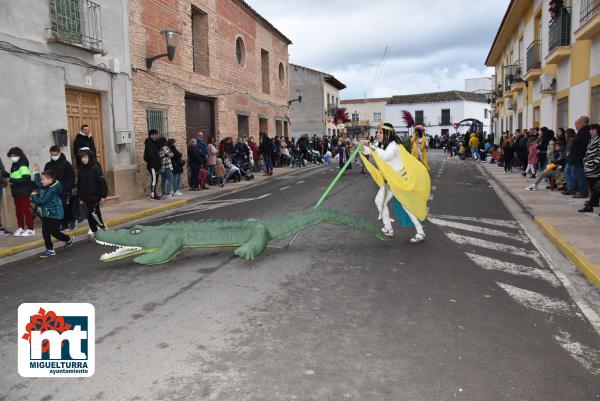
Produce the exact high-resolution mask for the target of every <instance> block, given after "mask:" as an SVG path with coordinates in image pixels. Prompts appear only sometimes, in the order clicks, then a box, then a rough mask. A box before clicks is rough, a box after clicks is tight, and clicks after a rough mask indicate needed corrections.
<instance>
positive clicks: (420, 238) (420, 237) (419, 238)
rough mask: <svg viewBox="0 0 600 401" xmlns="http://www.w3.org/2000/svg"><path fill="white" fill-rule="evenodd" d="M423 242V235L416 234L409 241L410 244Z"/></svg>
mask: <svg viewBox="0 0 600 401" xmlns="http://www.w3.org/2000/svg"><path fill="white" fill-rule="evenodd" d="M423 241H425V234H417V235H415V236H414V237H412V238H411V239H410V242H412V243H416V242H423Z"/></svg>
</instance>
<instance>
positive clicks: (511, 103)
mask: <svg viewBox="0 0 600 401" xmlns="http://www.w3.org/2000/svg"><path fill="white" fill-rule="evenodd" d="M506 109H507V110H515V109H516V104H515V98H514V97H509V98H507V99H506Z"/></svg>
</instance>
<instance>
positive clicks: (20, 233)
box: [13, 227, 35, 237]
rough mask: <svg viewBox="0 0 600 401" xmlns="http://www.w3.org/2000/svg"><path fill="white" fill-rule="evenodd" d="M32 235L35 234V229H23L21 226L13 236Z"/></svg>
mask: <svg viewBox="0 0 600 401" xmlns="http://www.w3.org/2000/svg"><path fill="white" fill-rule="evenodd" d="M32 235H35V230H30V229H27V230H23V229H22V228H20V227H19V228H18V229H17V231H15V233H14V234H13V236H15V237H31V236H32Z"/></svg>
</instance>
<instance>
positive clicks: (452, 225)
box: [427, 216, 529, 243]
mask: <svg viewBox="0 0 600 401" xmlns="http://www.w3.org/2000/svg"><path fill="white" fill-rule="evenodd" d="M427 220H429V221H430V222H432V223H433V224H435V225H438V226H442V227H450V228H456V229H459V230H464V231H471V232H474V233H478V234H484V235H491V236H493V237H501V238H507V239H513V240H518V241H521V242H525V243H529V239H528V238H527V237H526V236H525V235H521V234H511V233H507V232H504V231H500V230H494V229H491V228H485V227H479V226H473V225H471V224H464V223H458V222H456V221H449V220H444V219H439V218H437V217H431V216H430V217H428V219H427Z"/></svg>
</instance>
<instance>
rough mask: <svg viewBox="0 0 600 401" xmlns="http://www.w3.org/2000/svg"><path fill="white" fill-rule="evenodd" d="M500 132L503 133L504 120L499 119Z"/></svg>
mask: <svg viewBox="0 0 600 401" xmlns="http://www.w3.org/2000/svg"><path fill="white" fill-rule="evenodd" d="M500 132H504V119H503V118H501V119H500Z"/></svg>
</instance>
